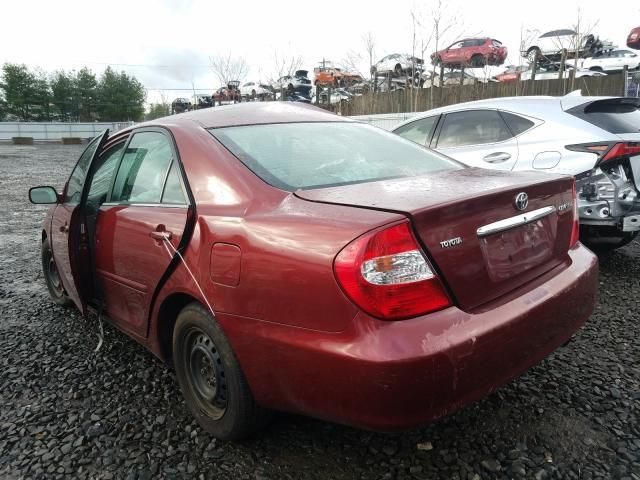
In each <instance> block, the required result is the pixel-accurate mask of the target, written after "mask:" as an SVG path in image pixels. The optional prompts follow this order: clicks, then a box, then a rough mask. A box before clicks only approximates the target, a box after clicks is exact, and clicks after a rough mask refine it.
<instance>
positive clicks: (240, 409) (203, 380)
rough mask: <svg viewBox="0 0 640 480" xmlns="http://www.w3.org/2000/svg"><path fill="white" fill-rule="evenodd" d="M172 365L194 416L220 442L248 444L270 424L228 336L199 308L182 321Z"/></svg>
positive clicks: (188, 310)
mask: <svg viewBox="0 0 640 480" xmlns="http://www.w3.org/2000/svg"><path fill="white" fill-rule="evenodd" d="M173 361H174V365H175V368H176V376H177V377H178V382H179V384H180V389H181V390H182V394H183V396H184V399H185V401H186V403H187V406H188V407H189V410H190V411H191V413H192V414H193V416H194V417H195V418H196V420H197V421H198V423H199V424H200V426H201V427H202V428H203V429H204V430H206V431H207V432H209V433H211V434H212V435H213V436H215V437H216V438H219V439H221V440H238V439H241V438H245V437H247V436H249V435H251V434H252V433H253V432H255V431H256V430H258V429H260V428H262V427H263V426H264V425H265V424H266V422H267V421H268V419H269V413H268V411H267V410H265V409H263V408H262V407H260V406H259V405H258V404H257V403H256V402H255V400H254V398H253V394H252V393H251V390H250V389H249V385H248V384H247V381H246V379H245V377H244V374H243V372H242V369H241V368H240V365H239V364H238V361H237V359H236V357H235V354H234V353H233V350H232V348H231V345H230V344H229V342H228V340H227V338H226V336H225V334H224V332H223V331H222V329H221V328H220V326H219V325H218V323H217V322H216V321H215V319H214V318H213V317H212V316H211V314H210V313H209V312H207V311H206V310H205V309H204V308H203V307H202V306H201V305H200V304H197V303H192V304H190V305H187V306H186V307H185V308H184V309H183V310H182V311H181V312H180V314H179V315H178V318H177V320H176V326H175V330H174V333H173Z"/></svg>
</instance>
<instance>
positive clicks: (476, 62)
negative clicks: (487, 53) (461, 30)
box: [471, 55, 487, 68]
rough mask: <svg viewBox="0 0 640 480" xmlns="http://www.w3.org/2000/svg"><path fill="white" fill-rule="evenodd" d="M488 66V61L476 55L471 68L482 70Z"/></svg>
mask: <svg viewBox="0 0 640 480" xmlns="http://www.w3.org/2000/svg"><path fill="white" fill-rule="evenodd" d="M486 64H487V60H486V59H485V58H484V57H483V56H482V55H474V56H473V57H471V66H472V67H473V68H482V67H484V66H485V65H486Z"/></svg>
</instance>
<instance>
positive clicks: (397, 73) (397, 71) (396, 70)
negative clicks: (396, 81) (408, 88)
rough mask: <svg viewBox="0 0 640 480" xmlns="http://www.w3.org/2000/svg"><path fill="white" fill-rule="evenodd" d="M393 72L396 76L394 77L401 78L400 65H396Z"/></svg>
mask: <svg viewBox="0 0 640 480" xmlns="http://www.w3.org/2000/svg"><path fill="white" fill-rule="evenodd" d="M393 71H394V72H395V74H396V76H397V77H400V76H402V65H400V64H397V65H396V66H395V68H394V69H393Z"/></svg>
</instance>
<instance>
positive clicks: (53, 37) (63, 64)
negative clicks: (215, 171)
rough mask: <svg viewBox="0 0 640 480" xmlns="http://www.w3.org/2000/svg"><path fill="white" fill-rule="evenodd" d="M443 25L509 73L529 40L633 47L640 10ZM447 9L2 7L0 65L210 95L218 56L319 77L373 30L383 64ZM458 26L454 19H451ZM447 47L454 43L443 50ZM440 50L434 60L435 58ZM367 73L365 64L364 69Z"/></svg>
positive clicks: (114, 3)
mask: <svg viewBox="0 0 640 480" xmlns="http://www.w3.org/2000/svg"><path fill="white" fill-rule="evenodd" d="M443 4H444V5H446V8H445V9H444V11H443V16H444V17H445V20H446V18H455V22H454V24H453V25H454V26H453V27H452V28H451V29H450V30H449V32H448V33H447V38H444V39H443V40H442V42H443V43H447V44H448V43H450V42H451V41H453V40H455V39H456V37H459V36H473V35H487V36H491V37H494V38H496V39H498V40H500V41H502V42H503V43H504V44H505V45H506V46H507V47H508V48H509V58H508V60H507V64H509V63H511V64H517V63H518V62H519V61H520V59H519V52H518V50H519V44H520V37H521V31H524V32H525V35H526V31H527V30H539V31H541V32H544V31H548V30H552V29H557V28H566V27H571V26H573V25H575V23H576V22H577V18H578V8H580V9H581V15H582V24H583V25H596V27H595V32H596V33H597V34H599V35H600V37H601V38H606V39H610V40H612V41H613V42H614V43H616V44H618V45H620V47H624V48H626V46H625V39H626V36H627V34H628V33H629V31H630V30H631V28H633V27H636V26H640V4H638V3H637V2H635V1H633V0H608V1H606V2H603V1H593V0H591V1H584V0H582V1H578V0H534V1H532V2H524V1H513V0H509V1H507V0H492V1H490V2H481V1H466V2H465V1H462V0H445V1H443ZM436 5H437V0H427V1H425V0H423V1H416V0H393V1H389V0H385V1H372V0H369V1H359V0H358V1H345V0H341V1H337V0H322V1H320V2H310V1H297V2H283V1H273V0H269V1H265V0H261V1H250V0H242V1H238V2H233V1H228V2H220V1H212V0H208V1H199V0H158V1H154V2H145V1H137V0H128V1H123V0H109V1H107V2H104V1H102V2H97V1H92V0H79V1H65V0H58V1H46V0H45V1H32V0H16V1H4V2H2V10H1V12H2V14H1V18H2V22H1V26H0V63H4V62H18V63H25V64H27V65H29V66H30V67H41V68H43V69H44V70H46V71H54V70H56V69H61V68H62V69H65V70H71V69H78V68H80V67H82V66H88V67H89V68H91V69H92V70H94V71H95V72H97V73H100V72H101V71H102V70H104V68H105V67H106V66H107V65H112V67H113V68H115V69H117V70H125V71H126V72H127V73H129V74H132V75H135V76H136V77H137V78H138V79H139V80H140V81H141V82H142V83H143V84H144V86H145V87H146V88H147V89H148V101H152V102H153V101H158V99H159V98H160V96H161V95H160V92H161V91H164V95H165V96H166V98H167V100H169V101H171V100H172V99H173V98H174V97H177V96H187V95H188V94H189V93H190V92H189V91H188V90H187V91H182V92H181V91H178V90H174V89H191V88H192V85H193V86H194V87H195V88H196V89H198V90H200V92H201V93H205V92H206V93H211V92H212V91H213V90H214V89H215V88H216V87H217V86H219V85H217V84H218V82H217V81H216V78H215V76H214V75H213V73H212V71H211V68H210V66H209V65H210V61H209V58H210V57H211V56H215V55H226V54H228V53H229V52H230V51H231V52H232V54H234V55H237V56H241V57H244V58H245V59H246V60H247V63H248V64H249V66H250V72H249V75H248V76H247V78H246V79H245V80H254V81H258V80H263V81H264V80H267V79H268V78H270V77H271V76H273V74H274V68H273V63H274V62H273V58H274V55H275V53H276V52H277V54H278V55H280V56H281V57H292V56H301V57H302V58H303V59H304V63H303V68H305V69H308V70H310V71H312V70H313V67H314V66H316V65H317V63H318V62H319V61H320V60H321V59H322V58H326V59H329V60H332V61H333V62H334V63H336V64H338V65H339V64H340V63H341V62H342V61H343V60H344V59H345V58H346V57H347V56H348V54H349V52H353V53H355V54H361V55H362V56H363V57H364V56H365V50H364V42H363V39H362V37H363V36H364V35H365V34H367V32H371V33H372V35H373V37H374V39H375V41H376V56H377V57H378V58H381V57H382V56H384V55H387V54H389V53H405V52H407V53H410V52H411V48H412V35H413V27H412V19H411V12H412V11H413V12H415V13H416V17H417V18H418V20H419V21H420V22H421V23H422V26H419V27H418V31H417V38H418V42H417V43H418V44H420V43H421V41H422V40H424V41H427V40H428V39H429V36H430V33H431V29H432V27H433V22H432V20H431V12H432V11H433V9H434V8H436ZM446 23H450V22H446ZM445 46H446V45H445ZM434 47H435V45H434V42H433V40H432V41H431V45H430V46H429V48H428V49H427V55H428V54H430V53H431V52H432V51H433V50H434ZM360 68H361V69H362V70H363V71H366V70H368V68H367V62H366V59H365V60H364V62H363V63H361V67H360Z"/></svg>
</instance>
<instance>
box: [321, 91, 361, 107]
mask: <svg viewBox="0 0 640 480" xmlns="http://www.w3.org/2000/svg"><path fill="white" fill-rule="evenodd" d="M328 94H329V92H328V90H327V89H326V88H324V89H322V91H321V92H320V103H323V104H326V103H327V95H328ZM354 96H355V95H353V94H352V93H349V92H347V91H346V90H345V89H343V88H336V89H332V90H331V96H330V97H329V103H330V104H331V105H335V104H337V103H340V102H341V101H343V100H345V101H347V102H348V101H349V100H351V99H352V98H353V97H354ZM315 101H316V93H315V91H314V92H312V94H311V103H315Z"/></svg>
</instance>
